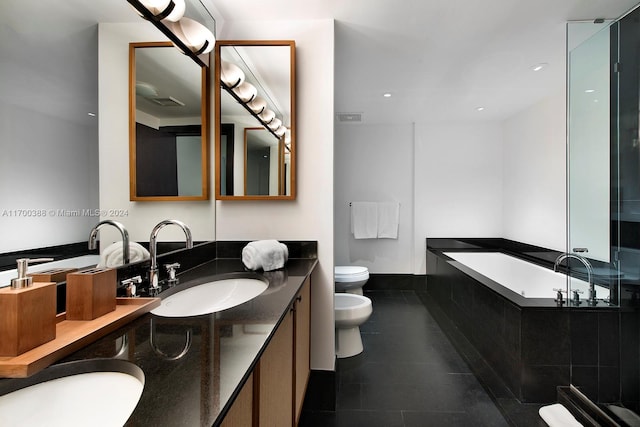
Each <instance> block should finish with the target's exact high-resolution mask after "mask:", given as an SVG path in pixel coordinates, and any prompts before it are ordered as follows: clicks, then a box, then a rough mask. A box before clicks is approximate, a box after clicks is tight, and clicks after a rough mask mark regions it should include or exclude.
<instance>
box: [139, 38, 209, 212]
mask: <svg viewBox="0 0 640 427" xmlns="http://www.w3.org/2000/svg"><path fill="white" fill-rule="evenodd" d="M129 184H130V186H129V189H130V200H132V201H192V200H208V199H209V68H208V67H204V66H200V65H198V64H196V63H195V62H194V61H193V60H192V59H191V58H189V57H188V56H185V55H183V54H182V53H181V52H180V51H179V50H178V49H176V48H175V47H174V46H173V45H172V44H171V43H170V42H142V43H130V44H129Z"/></svg>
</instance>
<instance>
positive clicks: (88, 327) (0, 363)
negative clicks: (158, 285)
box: [0, 298, 160, 378]
mask: <svg viewBox="0 0 640 427" xmlns="http://www.w3.org/2000/svg"><path fill="white" fill-rule="evenodd" d="M159 305H160V298H117V299H116V309H115V311H112V312H110V313H107V314H105V315H103V316H100V317H98V318H96V319H93V320H66V316H65V313H62V314H60V315H58V318H57V319H56V320H57V325H56V338H55V339H54V340H53V341H49V342H47V343H44V344H42V345H41V346H38V347H36V348H34V349H33V350H29V351H27V352H25V353H22V354H20V355H19V356H15V357H0V378H26V377H29V376H31V375H33V374H35V373H36V372H38V371H40V370H42V369H44V368H46V367H47V366H49V365H51V364H52V363H54V362H56V361H58V360H60V359H62V358H63V357H65V356H68V355H69V354H71V353H73V352H74V351H77V350H79V349H81V348H82V347H84V346H86V345H88V344H90V343H92V342H94V341H96V340H97V339H99V338H102V337H103V336H105V335H107V334H110V333H111V332H113V331H115V330H116V329H118V328H120V327H122V326H124V325H125V324H127V323H129V322H131V321H132V320H133V319H135V318H137V317H140V316H142V315H143V314H145V313H147V312H149V311H151V310H152V309H154V308H155V307H157V306H159Z"/></svg>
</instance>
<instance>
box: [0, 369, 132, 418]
mask: <svg viewBox="0 0 640 427" xmlns="http://www.w3.org/2000/svg"><path fill="white" fill-rule="evenodd" d="M143 388H144V373H143V372H142V370H141V369H140V368H139V367H137V366H136V365H134V364H133V363H131V362H127V361H124V360H118V359H94V360H87V361H78V362H70V363H66V364H60V365H53V366H51V367H49V368H46V369H44V370H43V371H40V372H39V373H37V374H35V375H34V376H32V377H29V378H22V379H12V380H7V381H5V382H3V383H0V393H2V395H0V425H1V426H3V427H9V426H20V427H24V426H48V427H50V426H61V427H62V426H64V427H70V426H105V427H107V426H114V427H115V426H122V425H124V424H125V422H126V421H127V419H129V416H130V415H131V414H132V413H133V411H134V409H135V407H136V405H137V404H138V401H139V400H140V396H141V395H142V390H143Z"/></svg>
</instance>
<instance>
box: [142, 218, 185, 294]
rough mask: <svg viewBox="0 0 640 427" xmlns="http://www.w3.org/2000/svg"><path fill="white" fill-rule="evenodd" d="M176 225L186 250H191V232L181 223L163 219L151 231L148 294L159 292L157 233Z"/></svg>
mask: <svg viewBox="0 0 640 427" xmlns="http://www.w3.org/2000/svg"><path fill="white" fill-rule="evenodd" d="M172 224H173V225H177V226H178V227H180V228H182V231H183V232H184V235H185V240H186V248H187V249H191V248H193V238H192V237H191V230H190V229H189V227H188V226H187V224H185V223H184V222H182V221H178V220H175V219H165V220H164V221H161V222H159V223H158V224H157V225H156V226H155V227H153V230H151V236H150V237H149V254H150V255H151V266H150V268H149V292H152V293H154V292H155V293H157V292H158V291H159V290H160V285H159V284H158V259H157V251H158V249H157V246H158V244H157V239H158V233H159V232H160V230H162V229H163V228H164V227H166V226H167V225H172Z"/></svg>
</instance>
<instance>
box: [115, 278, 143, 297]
mask: <svg viewBox="0 0 640 427" xmlns="http://www.w3.org/2000/svg"><path fill="white" fill-rule="evenodd" d="M120 283H122V286H124V287H125V288H126V289H127V296H128V297H136V296H137V295H136V283H137V284H138V285H139V284H140V283H142V277H140V276H134V277H131V278H130V279H125V280H123V281H121V282H120Z"/></svg>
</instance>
